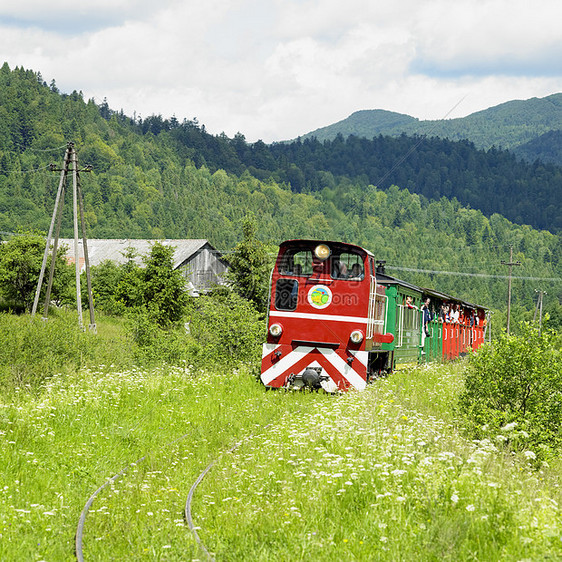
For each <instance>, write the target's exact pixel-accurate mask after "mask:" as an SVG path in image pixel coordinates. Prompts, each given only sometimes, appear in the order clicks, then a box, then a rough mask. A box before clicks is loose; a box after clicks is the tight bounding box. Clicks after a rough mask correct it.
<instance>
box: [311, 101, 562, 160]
mask: <svg viewBox="0 0 562 562" xmlns="http://www.w3.org/2000/svg"><path fill="white" fill-rule="evenodd" d="M447 109H448V108H443V113H445V112H446V111H447ZM560 130H562V94H553V95H551V96H547V97H545V98H531V99H528V100H514V101H509V102H506V103H502V104H500V105H497V106H494V107H490V108H488V109H485V110H483V111H478V112H476V113H472V114H471V115H468V116H467V117H460V118H457V119H437V120H427V121H420V120H419V119H416V118H414V117H410V116H409V115H404V114H401V113H393V112H390V111H382V110H379V109H373V110H362V111H357V112H355V113H353V114H351V115H350V116H349V117H347V118H346V119H343V120H342V121H338V122H337V123H333V124H332V125H328V126H326V127H322V128H320V129H316V130H315V131H312V132H310V133H307V134H306V135H302V136H301V139H302V140H304V139H306V138H312V137H315V138H317V139H318V140H319V141H324V140H333V139H335V138H336V136H337V135H338V134H341V135H342V136H343V137H344V138H345V137H348V136H349V135H355V136H358V137H365V138H369V139H371V138H373V137H375V136H377V135H379V134H382V135H389V136H400V135H402V134H406V135H427V136H438V137H441V138H447V139H449V140H465V139H468V140H470V141H471V142H473V143H474V144H475V146H476V147H477V148H482V149H488V148H491V147H493V146H495V147H496V148H499V147H501V148H504V149H514V148H515V147H517V146H520V145H522V144H525V143H527V142H529V141H531V140H533V139H536V138H537V137H539V136H541V135H543V134H544V133H547V132H549V131H560ZM558 163H559V164H562V161H561V160H559V161H558Z"/></svg>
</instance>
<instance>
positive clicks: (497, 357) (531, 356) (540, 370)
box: [459, 324, 562, 458]
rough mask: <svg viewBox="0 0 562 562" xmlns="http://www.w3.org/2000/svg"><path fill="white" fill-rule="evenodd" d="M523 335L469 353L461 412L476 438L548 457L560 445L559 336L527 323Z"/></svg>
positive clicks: (561, 383) (561, 368)
mask: <svg viewBox="0 0 562 562" xmlns="http://www.w3.org/2000/svg"><path fill="white" fill-rule="evenodd" d="M521 334H522V335H520V336H505V335H504V336H503V337H501V338H500V339H499V341H497V342H495V343H494V344H493V345H491V344H489V345H485V346H483V347H482V348H481V349H480V350H479V351H478V352H477V353H475V354H473V355H472V356H471V357H470V359H469V363H468V367H467V372H466V379H465V389H464V391H463V392H462V394H461V396H460V397H459V410H460V413H461V415H462V416H463V417H464V418H465V420H466V422H467V426H468V429H469V431H470V433H471V434H472V436H473V437H476V438H484V437H487V438H491V439H495V440H496V441H504V442H505V443H506V444H507V445H508V446H510V447H511V448H512V449H515V450H525V449H531V451H532V452H531V453H529V456H531V457H532V456H533V455H536V456H537V458H545V457H547V456H549V455H550V454H552V453H553V452H554V451H555V450H556V448H557V447H558V446H559V445H561V444H562V433H561V429H560V424H561V422H562V354H561V351H560V336H559V335H557V334H556V333H555V332H553V331H551V330H543V332H542V334H539V330H538V328H537V327H536V326H532V325H529V324H525V325H523V326H522V329H521Z"/></svg>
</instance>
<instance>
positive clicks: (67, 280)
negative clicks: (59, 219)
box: [0, 232, 73, 310]
mask: <svg viewBox="0 0 562 562" xmlns="http://www.w3.org/2000/svg"><path fill="white" fill-rule="evenodd" d="M44 252H45V238H44V237H43V236H41V235H40V234H37V233H31V232H26V233H21V234H19V235H17V236H14V237H13V238H12V239H11V240H9V241H8V242H5V243H4V244H2V245H0V294H1V295H2V296H3V298H4V299H5V300H6V301H7V303H8V304H10V305H12V306H15V307H18V308H23V309H26V310H31V306H32V304H33V301H34V298H35V291H36V289H37V283H38V281H39V274H40V272H41V264H42V262H43V254H44ZM65 253H66V249H65V248H59V249H58V251H57V256H56V261H55V272H54V277H53V287H52V290H51V298H52V299H53V300H54V301H58V302H63V301H68V300H71V299H72V296H71V295H72V279H73V275H72V267H71V266H70V265H68V264H67V262H66V260H65V259H64V255H65ZM50 262H51V256H49V259H48V262H47V269H46V271H47V272H48V271H49V268H50ZM42 289H43V291H42V292H43V293H44V292H45V289H46V283H44V284H43V287H42Z"/></svg>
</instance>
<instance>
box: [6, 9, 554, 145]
mask: <svg viewBox="0 0 562 562" xmlns="http://www.w3.org/2000/svg"><path fill="white" fill-rule="evenodd" d="M561 21H562V4H561V3H560V2H559V1H558V0H556V1H555V0H528V1H527V0H456V1H451V0H428V1H425V0H416V1H414V0H385V1H384V2H383V1H380V0H344V1H342V0H157V1H155V0H95V1H94V0H49V1H48V2H46V1H45V0H20V1H18V2H7V1H4V2H1V3H0V64H2V63H3V62H7V63H8V64H9V66H10V68H12V69H13V68H15V67H16V66H19V67H24V68H26V69H31V70H34V71H35V72H40V73H41V75H42V76H43V79H44V80H45V81H46V82H47V83H50V82H51V80H55V82H56V84H57V87H58V88H59V89H60V90H61V91H62V92H65V93H71V92H72V91H73V90H76V91H82V92H83V94H84V97H85V99H90V98H93V99H94V100H95V101H96V102H97V103H101V102H102V101H103V100H104V99H107V102H108V104H109V106H110V107H111V108H112V109H114V110H116V111H119V110H121V109H122V110H123V111H124V112H125V113H126V114H127V115H129V116H131V117H132V116H133V115H136V116H137V117H138V116H140V117H142V118H145V117H148V116H150V115H161V116H162V117H164V118H169V117H172V116H175V117H176V118H177V119H179V120H180V121H181V120H183V119H184V118H186V119H193V118H197V120H198V121H199V123H200V124H204V125H205V127H206V129H207V131H208V132H210V133H213V134H219V133H222V132H224V133H226V134H227V135H228V136H229V137H232V136H234V135H235V134H236V133H242V134H243V135H244V136H245V137H246V139H247V140H248V141H250V142H254V141H256V140H258V139H262V140H263V141H265V142H268V143H269V142H274V141H280V140H287V139H292V138H296V137H297V136H299V135H303V134H305V133H307V132H310V131H312V130H315V129H317V128H319V127H323V126H326V125H330V124H332V123H335V122H337V121H340V120H342V119H345V118H346V117H348V116H349V115H350V114H351V113H353V112H354V111H358V110H363V109H386V110H389V111H396V112H399V113H405V114H408V115H411V116H413V117H417V118H419V119H443V118H454V117H463V116H466V115H469V114H471V113H474V112H475V111H480V110H482V109H486V108H488V107H491V106H494V105H498V104H500V103H503V102H506V101H510V100H514V99H529V98H532V97H544V96H547V95H550V94H553V93H558V92H562V33H561V31H560V22H561Z"/></svg>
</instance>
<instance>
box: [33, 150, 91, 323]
mask: <svg viewBox="0 0 562 562" xmlns="http://www.w3.org/2000/svg"><path fill="white" fill-rule="evenodd" d="M71 166H72V170H71ZM51 171H53V172H61V176H60V181H59V189H58V191H57V197H56V200H55V208H54V211H53V217H52V219H51V226H50V227H49V233H48V234H47V243H46V244H45V253H44V254H43V263H42V265H41V273H40V274H39V281H38V283H37V290H36V291H35V300H34V302H33V308H32V311H31V314H32V316H35V313H36V312H37V305H38V303H39V295H40V294H41V285H42V283H43V277H44V275H45V269H46V267H47V259H48V257H49V250H50V248H51V238H52V236H53V229H54V228H55V222H56V232H55V238H54V241H53V253H52V258H51V267H50V269H49V280H48V282H47V290H46V294H45V304H44V308H43V318H44V319H47V316H48V312H49V303H50V299H51V289H52V287H53V275H54V272H55V260H56V255H57V248H58V244H59V235H60V226H61V221H62V210H63V207H64V192H65V188H66V182H67V178H68V174H69V172H70V171H72V195H73V197H72V200H73V215H74V264H75V268H76V308H77V310H78V324H79V326H80V329H84V325H83V319H82V295H81V291H80V256H79V250H78V210H80V225H81V230H82V246H83V248H84V264H85V266H86V279H87V282H88V305H89V308H90V326H89V328H90V330H91V331H93V332H95V331H96V321H95V317H94V299H93V294H92V282H91V277H90V261H89V258H88V245H87V239H86V224H85V221H84V203H83V200H82V189H81V186H80V174H79V172H80V171H86V172H89V171H91V168H90V167H88V166H87V167H86V168H84V170H78V157H77V156H76V150H75V149H74V143H72V142H69V143H68V145H67V147H66V152H65V155H64V161H63V166H62V169H60V170H58V169H56V168H55V166H54V165H53V164H51Z"/></svg>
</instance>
